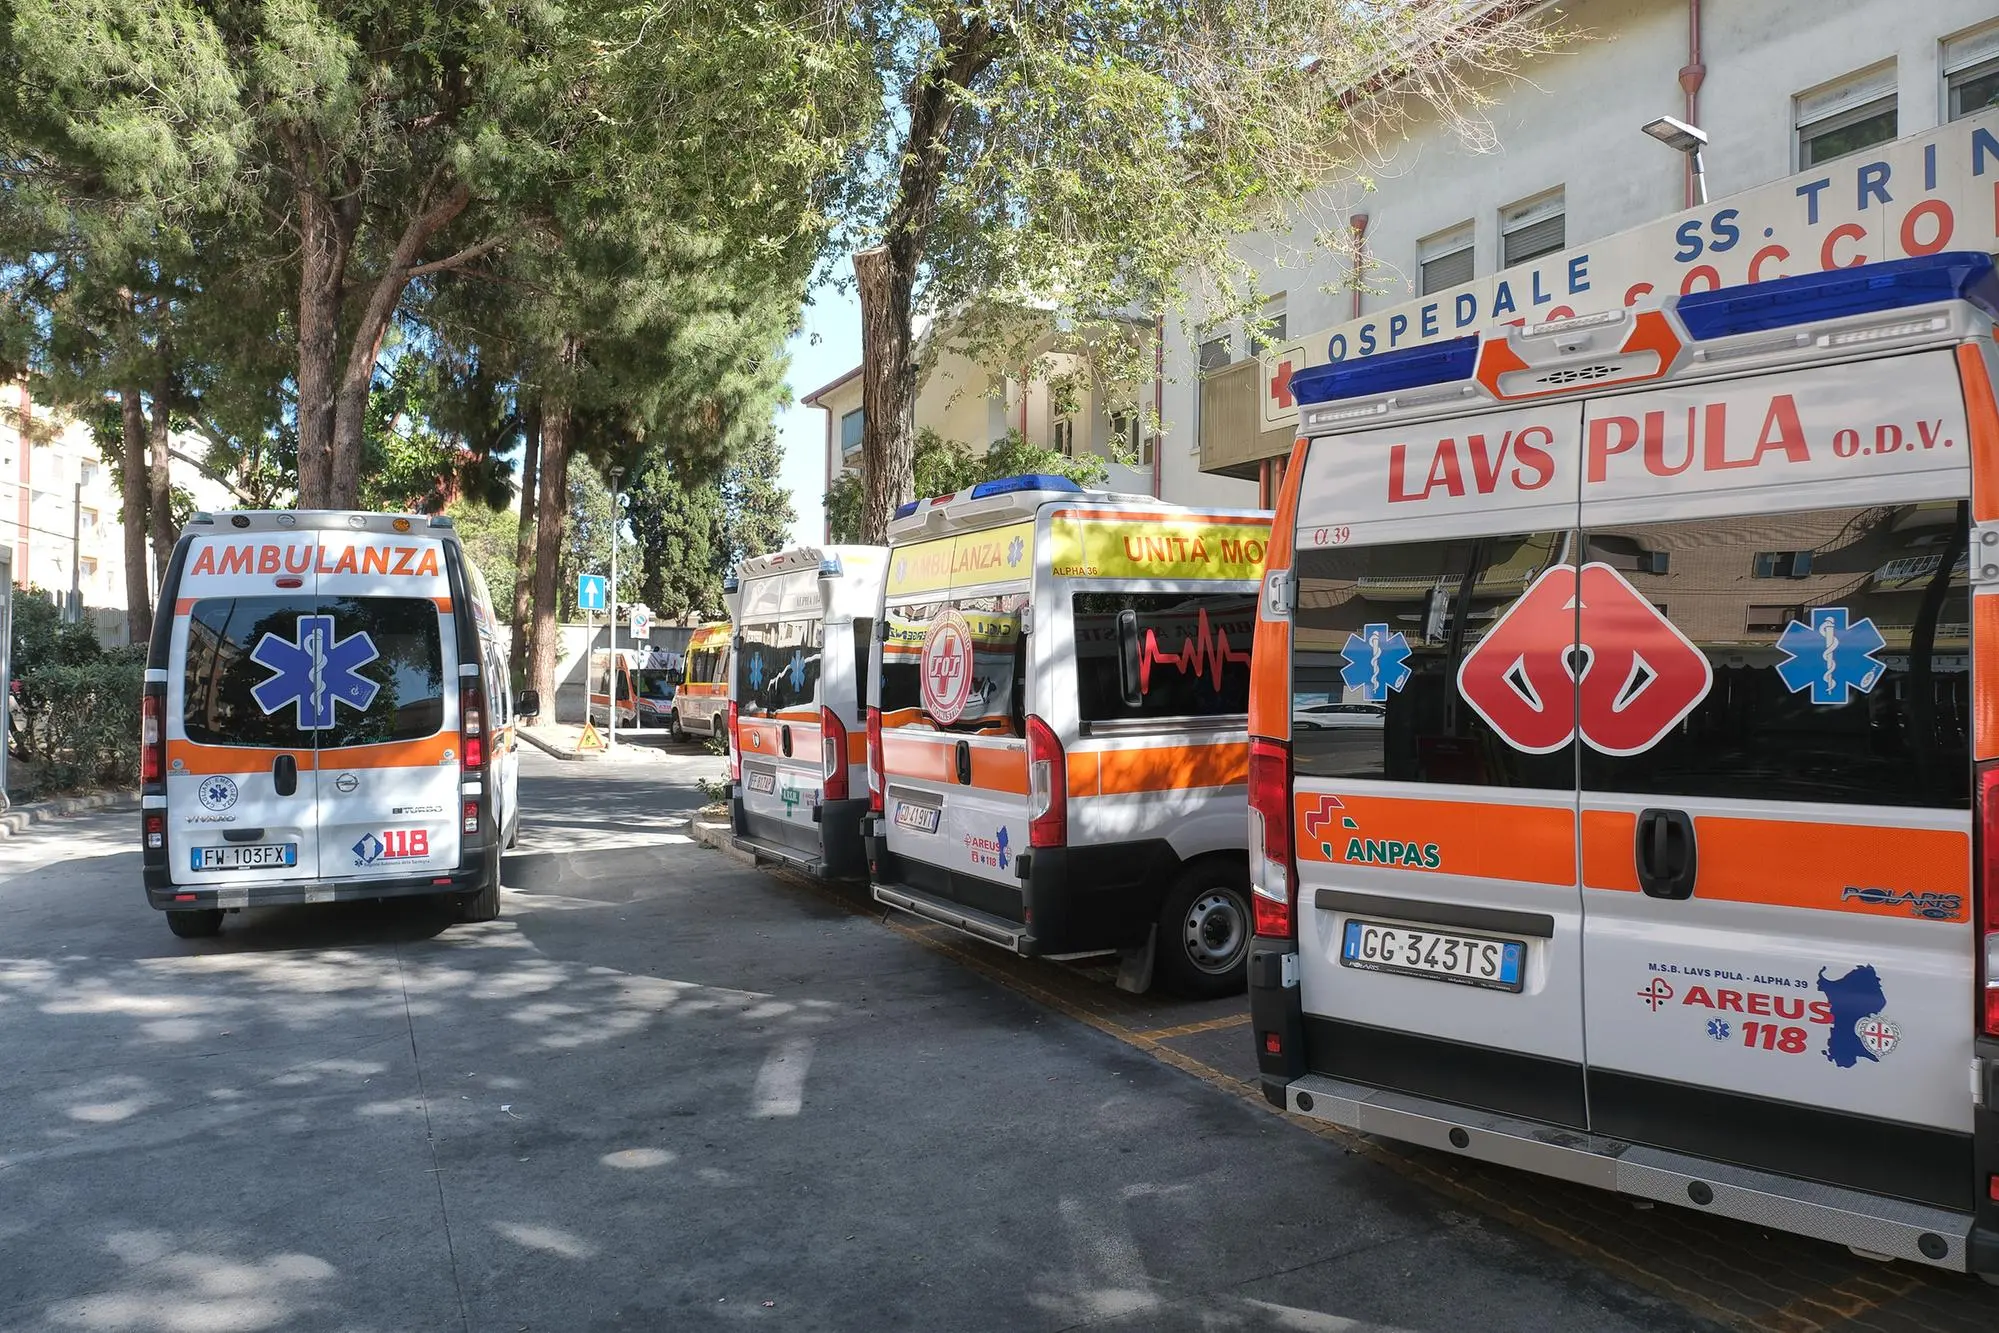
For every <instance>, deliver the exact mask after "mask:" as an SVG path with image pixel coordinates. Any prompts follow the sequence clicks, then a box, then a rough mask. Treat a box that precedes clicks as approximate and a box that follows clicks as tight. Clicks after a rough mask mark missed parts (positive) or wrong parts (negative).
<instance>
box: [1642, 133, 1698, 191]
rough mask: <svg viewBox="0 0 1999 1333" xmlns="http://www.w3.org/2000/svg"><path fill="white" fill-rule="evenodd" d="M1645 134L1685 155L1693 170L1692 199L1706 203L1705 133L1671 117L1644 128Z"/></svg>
mask: <svg viewBox="0 0 1999 1333" xmlns="http://www.w3.org/2000/svg"><path fill="white" fill-rule="evenodd" d="M1644 130H1645V132H1646V133H1647V134H1649V135H1651V136H1652V137H1653V138H1654V139H1657V140H1658V141H1659V142H1660V143H1662V144H1664V145H1666V147H1668V148H1671V149H1673V150H1674V151H1676V152H1681V153H1685V154H1686V155H1687V160H1688V162H1689V163H1690V164H1691V165H1692V166H1693V169H1694V198H1695V199H1697V200H1699V201H1700V202H1701V203H1703V204H1705V203H1706V202H1707V167H1706V164H1705V163H1703V162H1702V161H1701V150H1702V149H1703V148H1706V147H1707V131H1706V130H1703V129H1701V128H1699V127H1698V126H1694V125H1689V124H1687V122H1686V121H1684V120H1680V119H1677V118H1676V117H1673V116H1661V117H1659V118H1658V119H1657V120H1654V121H1649V122H1647V123H1646V125H1645V126H1644Z"/></svg>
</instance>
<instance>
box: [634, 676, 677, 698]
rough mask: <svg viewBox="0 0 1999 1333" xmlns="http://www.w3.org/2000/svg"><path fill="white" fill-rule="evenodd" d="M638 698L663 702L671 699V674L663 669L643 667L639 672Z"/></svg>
mask: <svg viewBox="0 0 1999 1333" xmlns="http://www.w3.org/2000/svg"><path fill="white" fill-rule="evenodd" d="M639 697H640V698H642V699H658V700H660V701H661V702H665V701H666V700H668V699H671V698H672V697H673V673H672V672H671V671H668V670H666V669H665V668H664V667H645V668H643V669H641V670H640V671H639Z"/></svg>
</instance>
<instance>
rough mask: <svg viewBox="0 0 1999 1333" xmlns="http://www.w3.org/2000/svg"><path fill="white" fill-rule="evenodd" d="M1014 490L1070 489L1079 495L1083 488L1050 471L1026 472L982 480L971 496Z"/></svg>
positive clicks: (982, 496)
mask: <svg viewBox="0 0 1999 1333" xmlns="http://www.w3.org/2000/svg"><path fill="white" fill-rule="evenodd" d="M1016 491H1072V492H1074V493H1075V494H1077V495H1081V494H1082V493H1083V488H1082V487H1081V486H1080V485H1078V484H1077V483H1075V482H1073V481H1071V480H1069V478H1067V477H1058V476H1056V475H1055V474H1053V473H1051V472H1027V473H1023V474H1021V475H1020V476H1018V477H1001V478H1000V479H999V480H998V481H982V482H980V483H979V484H978V485H976V486H974V487H972V498H973V499H974V500H983V499H985V498H986V497H987V496H988V495H1012V494H1013V493H1014V492H1016Z"/></svg>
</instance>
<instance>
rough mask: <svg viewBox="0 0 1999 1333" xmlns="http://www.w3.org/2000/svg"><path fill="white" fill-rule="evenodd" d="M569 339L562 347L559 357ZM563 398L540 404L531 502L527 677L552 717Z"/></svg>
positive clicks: (564, 453)
mask: <svg viewBox="0 0 1999 1333" xmlns="http://www.w3.org/2000/svg"><path fill="white" fill-rule="evenodd" d="M573 346H574V341H573V340H569V341H568V343H567V345H566V346H565V348H564V353H565V359H567V358H568V356H569V355H570V349H571V348H573ZM570 425H571V423H570V419H569V404H568V403H567V402H564V401H561V400H557V401H555V402H552V403H548V404H546V405H545V406H544V408H543V412H542V423H541V476H540V478H539V480H540V484H541V485H540V498H539V499H538V500H537V502H536V504H535V525H534V620H533V626H534V629H533V633H532V636H531V637H530V640H529V649H528V655H529V660H530V662H531V663H532V665H531V667H530V669H529V673H528V683H529V684H530V685H531V686H533V687H534V688H535V689H537V690H540V691H541V710H542V716H543V717H546V718H551V719H553V718H554V717H555V649H556V635H557V633H558V632H559V618H558V616H557V615H556V611H557V609H558V608H559V606H560V602H559V600H558V598H557V592H558V589H557V588H556V579H557V578H558V577H559V574H560V571H561V568H562V530H563V527H564V519H565V517H566V516H567V514H568V513H569V431H570Z"/></svg>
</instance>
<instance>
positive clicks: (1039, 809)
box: [1027, 716, 1069, 847]
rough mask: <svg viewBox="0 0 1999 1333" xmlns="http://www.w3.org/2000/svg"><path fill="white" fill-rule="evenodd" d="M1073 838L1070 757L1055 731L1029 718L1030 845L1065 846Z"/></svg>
mask: <svg viewBox="0 0 1999 1333" xmlns="http://www.w3.org/2000/svg"><path fill="white" fill-rule="evenodd" d="M1068 842H1069V759H1068V756H1067V755H1065V754H1063V753H1062V742H1060V741H1058V740H1056V739H1055V731H1054V729H1053V728H1052V727H1050V726H1049V725H1048V724H1047V723H1046V722H1043V721H1042V720H1041V719H1040V718H1038V717H1032V716H1030V717H1029V718H1028V719H1027V845H1028V846H1029V847H1064V846H1067V845H1068Z"/></svg>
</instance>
